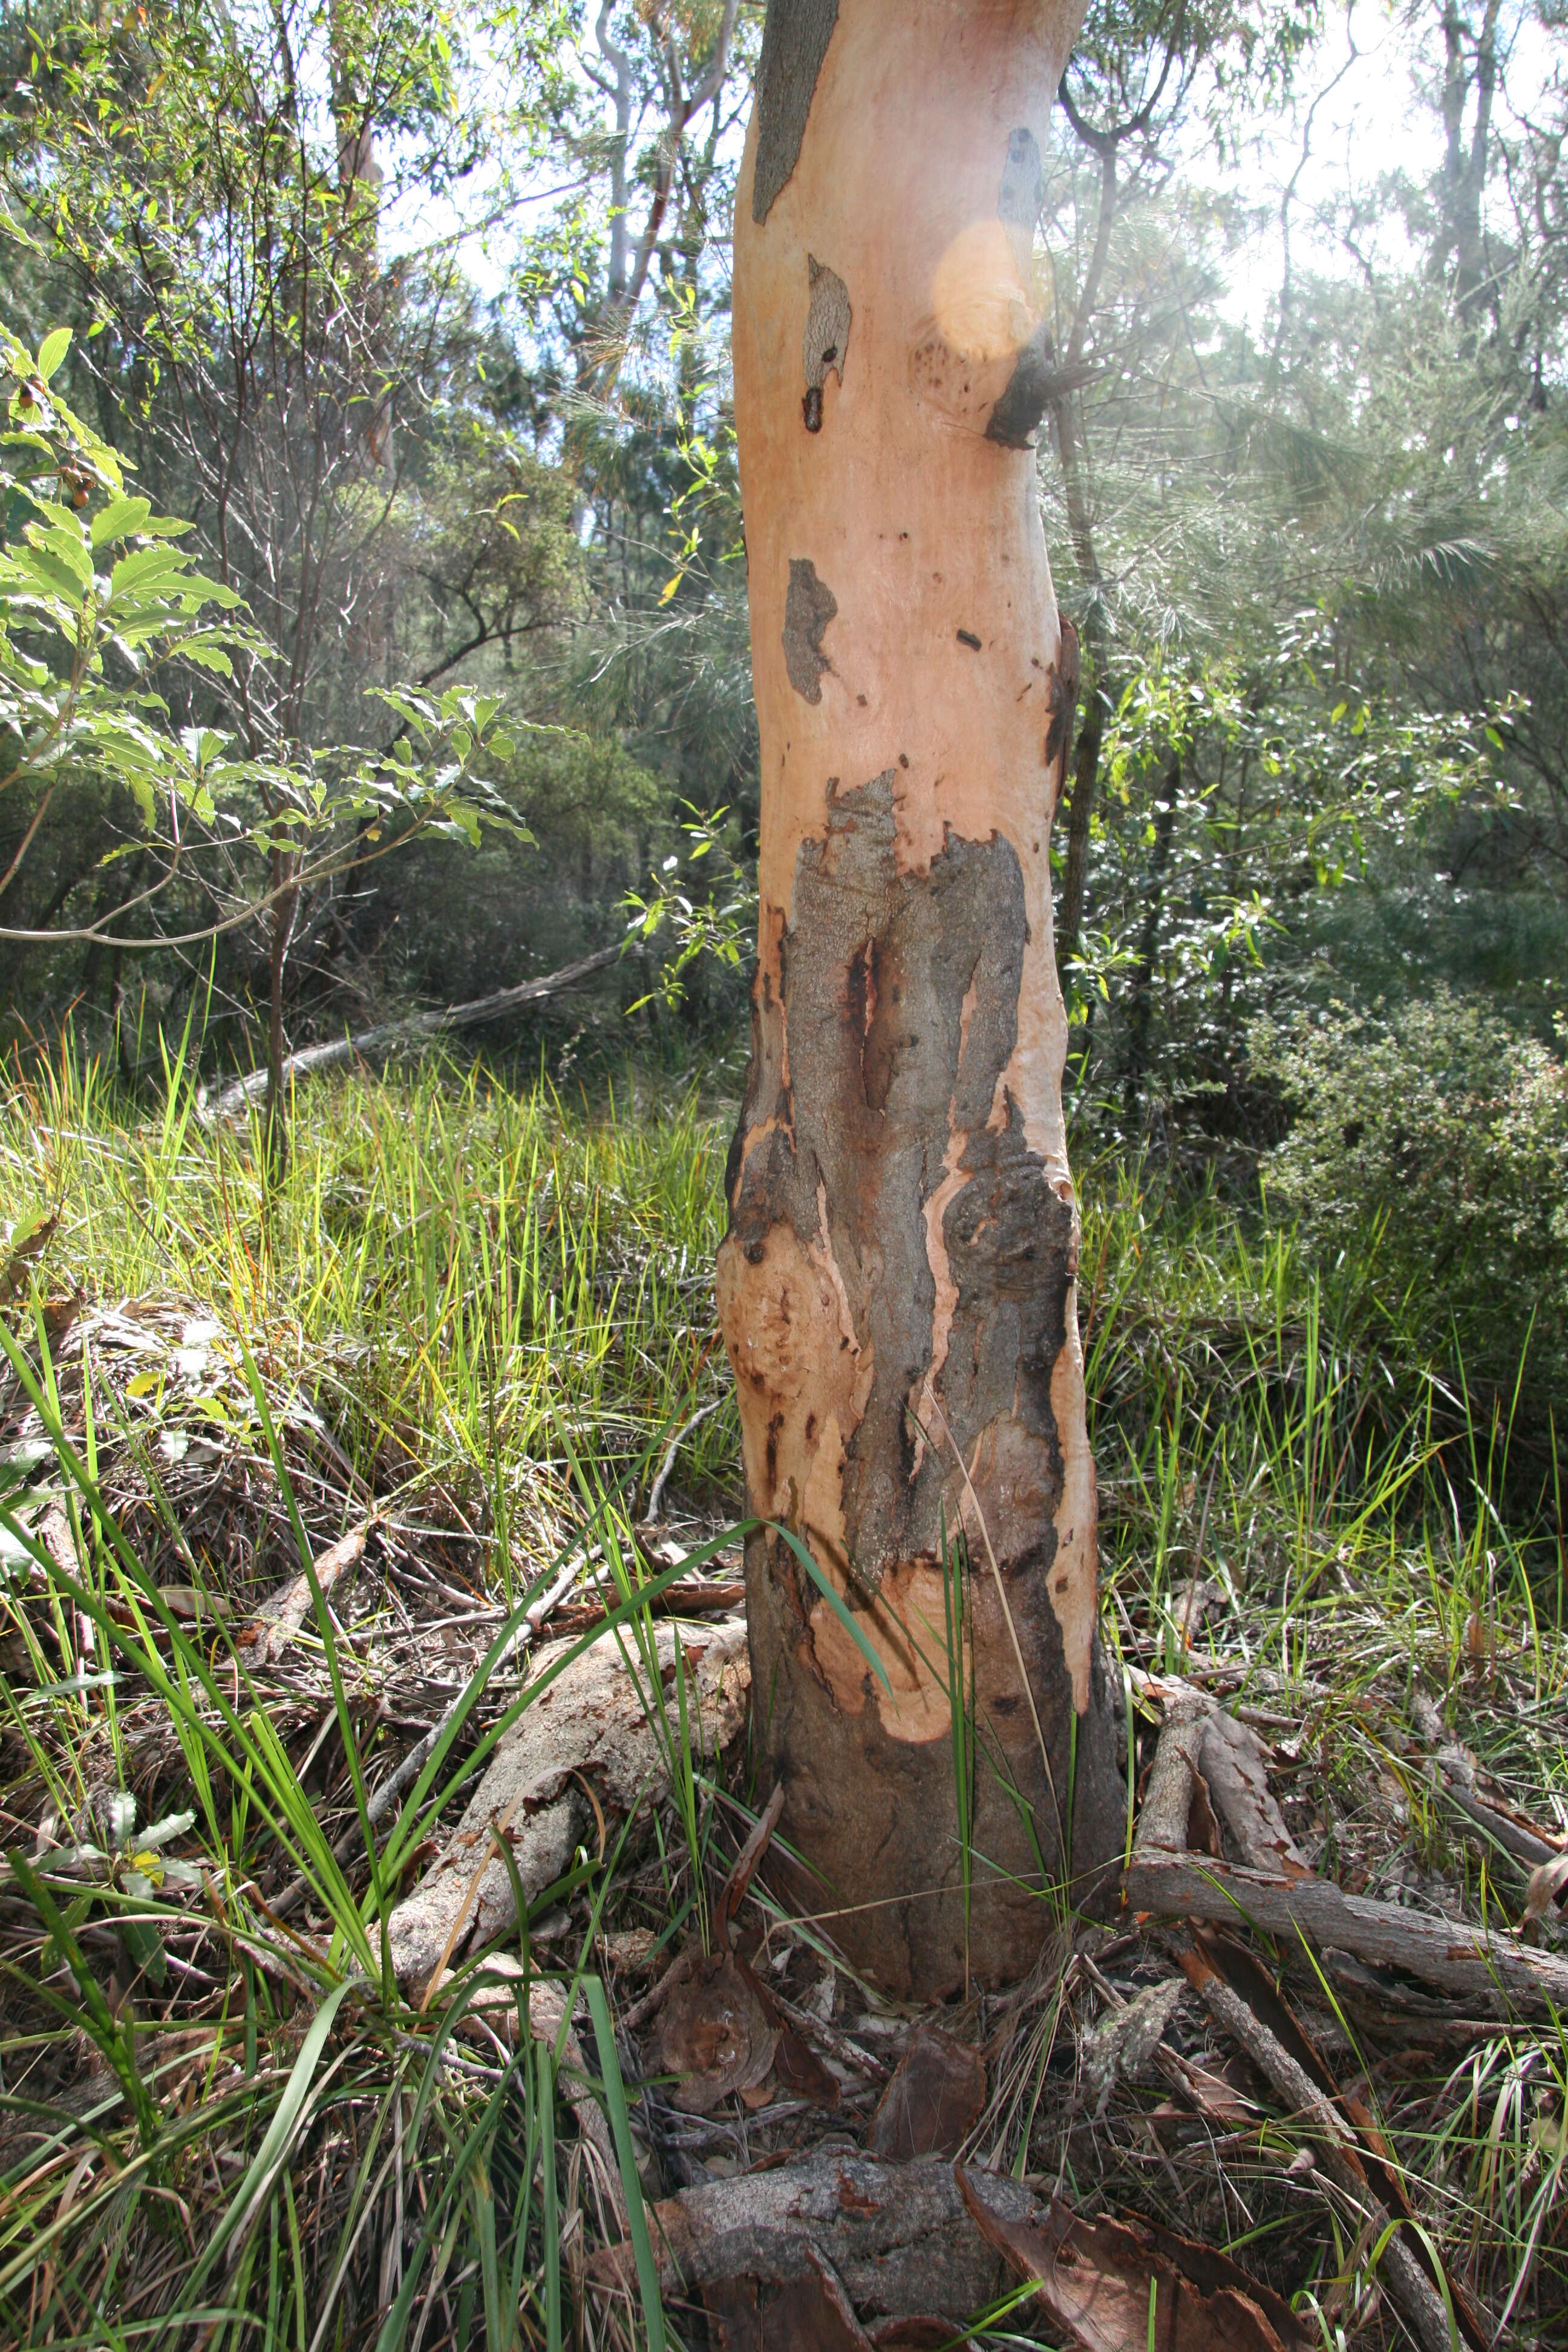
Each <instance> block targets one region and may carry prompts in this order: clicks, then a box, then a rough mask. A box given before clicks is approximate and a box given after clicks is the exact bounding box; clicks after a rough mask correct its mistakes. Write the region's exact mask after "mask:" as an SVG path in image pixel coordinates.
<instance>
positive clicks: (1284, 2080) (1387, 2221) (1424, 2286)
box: [1178, 1937, 1489, 2352]
mask: <svg viewBox="0 0 1568 2352" xmlns="http://www.w3.org/2000/svg"><path fill="white" fill-rule="evenodd" d="M1178 1958H1180V1960H1181V1964H1182V1968H1183V1970H1184V1974H1185V1976H1186V1979H1187V1981H1188V1983H1189V1984H1190V1985H1191V1986H1192V1987H1193V1989H1194V1991H1195V1992H1196V1993H1197V1995H1198V1998H1199V1999H1200V2000H1202V2002H1203V2004H1204V2006H1205V2009H1206V2010H1207V2011H1208V2012H1209V2014H1210V2016H1211V2017H1212V2018H1213V2019H1214V2020H1215V2023H1216V2024H1218V2025H1221V2026H1223V2027H1224V2029H1225V2031H1226V2032H1227V2033H1228V2034H1230V2036H1231V2037H1232V2039H1233V2040H1234V2041H1236V2042H1239V2043H1240V2045H1241V2047H1242V2049H1243V2050H1244V2051H1245V2052H1246V2053H1247V2056H1248V2057H1249V2058H1250V2059H1251V2061H1252V2063H1253V2064H1254V2065H1255V2066H1256V2067H1257V2068H1258V2072H1259V2073H1260V2074H1263V2075H1265V2076H1266V2077H1267V2079H1268V2082H1269V2083H1270V2084H1272V2086H1273V2088H1274V2090H1275V2092H1276V2093H1277V2095H1279V2098H1280V2099H1281V2100H1283V2102H1284V2103H1285V2105H1286V2107H1287V2109H1288V2110H1289V2116H1290V2118H1291V2120H1292V2122H1294V2123H1296V2124H1297V2125H1299V2126H1300V2127H1301V2128H1302V2129H1303V2130H1304V2131H1305V2133H1306V2135H1307V2137H1309V2138H1310V2141H1311V2142H1312V2146H1313V2150H1314V2156H1315V2160H1316V2162H1317V2164H1318V2167H1319V2169H1320V2170H1321V2172H1322V2174H1323V2175H1324V2177H1325V2179H1328V2180H1330V2181H1331V2182H1332V2183H1333V2185H1334V2187H1335V2188H1336V2189H1339V2190H1340V2191H1341V2193H1342V2195H1343V2196H1346V2197H1348V2198H1349V2199H1350V2200H1351V2201H1352V2205H1353V2206H1354V2207H1355V2209H1356V2210H1357V2211H1358V2212H1359V2213H1360V2215H1361V2217H1362V2220H1363V2224H1364V2225H1365V2231H1366V2233H1367V2234H1369V2235H1370V2237H1371V2240H1372V2242H1373V2243H1374V2244H1376V2245H1377V2246H1378V2247H1379V2248H1380V2249H1381V2251H1380V2252H1379V2254H1378V2255H1377V2257H1376V2260H1377V2267H1378V2274H1379V2276H1380V2278H1381V2279H1382V2280H1383V2282H1384V2285H1385V2286H1386V2288H1387V2291H1388V2293H1389V2294H1390V2296H1391V2297H1392V2298H1393V2300H1394V2303H1395V2305H1397V2306H1398V2309H1399V2312H1400V2315H1401V2316H1402V2317H1403V2318H1404V2319H1405V2323H1406V2325H1407V2326H1409V2327H1410V2329H1411V2331H1412V2333H1413V2334H1414V2335H1415V2337H1416V2339H1417V2341H1418V2342H1419V2343H1420V2344H1421V2345H1422V2346H1423V2347H1425V2352H1453V2347H1454V2335H1453V2330H1452V2329H1451V2328H1450V2326H1449V2320H1448V2308H1447V2300H1446V2298H1445V2295H1444V2293H1443V2292H1442V2289H1441V2287H1440V2285H1439V2283H1438V2280H1439V2278H1440V2276H1441V2274H1440V2273H1438V2274H1436V2275H1434V2273H1435V2269H1436V2266H1435V2264H1434V2262H1433V2258H1432V2256H1431V2254H1430V2252H1428V2251H1427V2249H1426V2246H1425V2245H1424V2244H1423V2242H1422V2241H1421V2239H1420V2238H1419V2236H1418V2235H1417V2234H1416V2232H1415V2229H1414V2228H1413V2227H1411V2226H1408V2225H1409V2224H1411V2223H1412V2222H1413V2219H1414V2217H1413V2216H1412V2214H1411V2212H1410V2208H1409V2205H1408V2203H1407V2201H1406V2200H1405V2194H1404V2191H1403V2189H1402V2188H1401V2187H1400V2185H1399V2180H1398V2175H1397V2172H1396V2171H1395V2169H1394V2167H1393V2165H1392V2163H1391V2162H1390V2161H1389V2160H1388V2159H1387V2157H1386V2151H1385V2150H1384V2147H1382V2145H1381V2143H1380V2142H1379V2141H1378V2140H1377V2137H1376V2134H1375V2127H1374V2126H1373V2128H1372V2129H1371V2130H1368V2129H1367V2126H1369V2125H1370V2124H1371V2118H1370V2117H1369V2116H1362V2117H1358V2118H1357V2119H1356V2122H1352V2120H1350V2119H1348V2118H1347V2117H1346V2116H1344V2115H1343V2114H1342V2113H1341V2111H1340V2109H1339V2107H1338V2106H1337V2105H1336V2104H1335V2101H1334V2099H1333V2097H1332V2096H1331V2094H1330V2092H1329V2091H1328V2090H1327V2089H1325V2088H1324V2084H1326V2083H1327V2082H1328V2080H1329V2077H1328V2074H1327V2070H1326V2069H1325V2068H1324V2067H1323V2065H1322V2063H1321V2060H1320V2059H1318V2058H1317V2055H1316V2053H1315V2052H1314V2051H1313V2050H1312V2048H1311V2045H1310V2043H1309V2042H1306V2040H1305V2037H1304V2036H1303V2035H1302V2034H1301V2032H1300V2027H1299V2026H1297V2024H1296V2022H1295V2021H1294V2019H1292V2018H1291V2017H1290V2015H1289V2011H1286V2010H1285V2009H1284V2005H1283V2003H1281V2002H1278V2000H1277V1997H1275V1996H1273V1995H1272V1990H1271V1988H1266V1987H1264V1986H1261V1985H1259V1986H1258V1987H1257V1988H1255V1989H1252V1990H1251V1997H1244V1994H1243V1992H1242V1991H1241V1990H1238V1989H1237V1986H1235V1985H1233V1984H1232V1983H1230V1982H1229V1981H1228V1978H1229V1976H1230V1975H1232V1974H1236V1973H1237V1972H1238V1971H1239V1972H1240V1973H1241V1975H1242V1979H1243V1981H1244V1982H1245V1981H1246V1972H1247V1970H1248V1969H1253V1970H1255V1972H1256V1973H1257V1974H1258V1976H1259V1977H1260V1976H1261V1971H1256V1964H1255V1963H1252V1962H1250V1961H1249V1960H1248V1958H1247V1955H1245V1954H1242V1953H1230V1952H1227V1951H1226V1950H1225V1949H1224V1948H1221V1947H1219V1946H1217V1945H1215V1944H1213V1943H1209V1942H1207V1941H1205V1939H1204V1938H1202V1937H1195V1938H1194V1941H1193V1943H1192V1944H1190V1945H1189V1946H1188V1947H1187V1948H1185V1949H1184V1951H1182V1952H1180V1953H1179V1954H1178ZM1260 1993H1261V1995H1262V1998H1261V1999H1260V1998H1259V1994H1260ZM1268 2006H1273V2007H1276V2008H1277V2010H1278V2011H1279V2018H1278V2023H1279V2027H1280V2029H1281V2030H1280V2031H1278V2032H1277V2031H1276V2030H1275V2024H1274V2023H1266V2022H1265V2021H1264V2019H1263V2017H1262V2016H1260V2015H1259V2014H1258V2010H1259V2008H1260V2007H1268ZM1287 2040H1289V2042H1293V2043H1294V2044H1295V2045H1296V2046H1295V2047H1294V2048H1287V2046H1286V2042H1287ZM1314 2077H1316V2078H1317V2079H1314ZM1357 2122H1359V2123H1360V2124H1361V2126H1362V2131H1361V2134H1360V2135H1359V2136H1358V2130H1357ZM1367 2140H1371V2141H1372V2142H1373V2145H1371V2146H1368V2145H1366V2144H1365V2142H1366V2141H1367ZM1444 2284H1447V2288H1448V2295H1449V2296H1450V2297H1452V2300H1453V2304H1454V2320H1455V2325H1456V2326H1458V2330H1459V2336H1460V2340H1461V2342H1462V2343H1463V2344H1465V2345H1467V2346H1468V2347H1471V2352H1487V2346H1488V2342H1489V2339H1488V2337H1487V2336H1486V2334H1485V2332H1484V2331H1483V2330H1482V2328H1481V2327H1480V2326H1479V2322H1478V2321H1477V2320H1476V2318H1475V2315H1473V2313H1471V2312H1470V2310H1469V2309H1468V2305H1467V2304H1466V2303H1465V2301H1464V2300H1463V2298H1462V2297H1461V2296H1460V2295H1458V2294H1455V2292H1454V2290H1453V2287H1452V2285H1451V2284H1449V2283H1447V2282H1444Z"/></svg>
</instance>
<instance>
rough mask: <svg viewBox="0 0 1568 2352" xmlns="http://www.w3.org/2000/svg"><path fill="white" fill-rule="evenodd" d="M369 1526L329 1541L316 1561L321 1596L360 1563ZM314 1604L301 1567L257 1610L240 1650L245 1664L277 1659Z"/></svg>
mask: <svg viewBox="0 0 1568 2352" xmlns="http://www.w3.org/2000/svg"><path fill="white" fill-rule="evenodd" d="M370 1528H371V1522H370V1521H369V1520H368V1519H366V1520H365V1522H364V1524H363V1526H362V1527H357V1528H353V1529H352V1530H351V1532H350V1533H349V1534H348V1535H346V1536H342V1537H341V1538H339V1540H338V1541H337V1542H336V1543H335V1544H329V1546H328V1547H327V1549H326V1550H325V1551H324V1552H323V1553H322V1554H321V1558H320V1559H318V1560H317V1561H316V1563H315V1571H316V1582H317V1584H318V1585H319V1586H320V1587H321V1592H322V1594H323V1595H325V1594H327V1593H329V1592H331V1589H332V1587H333V1585H334V1584H337V1583H340V1582H341V1581H342V1579H343V1578H344V1577H345V1576H347V1575H348V1574H349V1573H350V1571H351V1570H353V1569H356V1568H357V1567H358V1566H359V1564H360V1561H361V1560H362V1559H363V1558H364V1541H365V1538H366V1536H367V1535H368V1534H369V1533H370ZM313 1606H314V1601H313V1599H312V1596H311V1592H310V1578H309V1577H308V1576H307V1575H306V1574H305V1573H304V1571H303V1570H300V1574H299V1575H298V1576H292V1577H290V1578H289V1581H288V1583H287V1584H281V1585H279V1588H278V1590H277V1591H276V1592H273V1593H271V1594H269V1595H268V1598H267V1599H266V1600H265V1601H263V1602H262V1603H261V1606H260V1608H259V1609H258V1611H257V1612H256V1624H255V1628H254V1630H253V1632H252V1633H251V1636H250V1639H249V1641H248V1643H247V1644H246V1645H245V1646H244V1651H243V1654H244V1656H245V1658H246V1661H247V1664H249V1665H252V1666H265V1665H270V1664H272V1663H273V1662H274V1661H275V1660H276V1659H279V1658H280V1657H281V1656H282V1655H283V1653H284V1651H285V1650H286V1649H287V1648H288V1647H289V1643H290V1642H291V1641H292V1640H293V1639H294V1636H295V1634H296V1633H298V1632H299V1631H300V1626H301V1625H302V1624H303V1623H304V1622H305V1620H306V1618H307V1616H308V1615H309V1614H310V1610H311V1608H312V1607H313Z"/></svg>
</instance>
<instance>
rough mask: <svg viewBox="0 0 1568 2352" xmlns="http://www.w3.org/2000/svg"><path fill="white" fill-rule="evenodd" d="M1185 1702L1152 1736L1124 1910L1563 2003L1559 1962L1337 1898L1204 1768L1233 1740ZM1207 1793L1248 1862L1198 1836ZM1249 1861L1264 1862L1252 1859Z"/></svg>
mask: <svg viewBox="0 0 1568 2352" xmlns="http://www.w3.org/2000/svg"><path fill="white" fill-rule="evenodd" d="M1192 1698H1193V1699H1194V1700H1195V1701H1196V1702H1197V1703H1196V1704H1193V1703H1190V1702H1189V1701H1188V1700H1186V1699H1184V1700H1183V1701H1181V1702H1179V1703H1178V1704H1176V1705H1175V1706H1173V1711H1172V1716H1171V1719H1170V1721H1169V1723H1168V1724H1167V1725H1166V1727H1165V1729H1164V1731H1163V1733H1162V1734H1161V1738H1160V1746H1159V1748H1158V1751H1157V1753H1156V1755H1155V1759H1154V1765H1153V1769H1152V1772H1151V1774H1150V1778H1149V1787H1148V1791H1147V1794H1146V1796H1145V1798H1144V1801H1143V1807H1142V1813H1141V1815H1140V1819H1139V1825H1138V1834H1137V1838H1136V1840H1135V1842H1134V1844H1133V1849H1132V1860H1131V1864H1130V1865H1129V1867H1128V1869H1127V1872H1126V1874H1125V1877H1124V1880H1123V1894H1124V1896H1125V1899H1126V1904H1127V1907H1128V1909H1129V1910H1130V1911H1132V1912H1135V1913H1146V1914H1152V1915H1153V1916H1155V1917H1157V1918H1162V1919H1203V1920H1207V1921H1210V1922H1211V1923H1214V1924H1216V1925H1220V1926H1228V1927H1236V1926H1238V1925H1240V1924H1242V1923H1248V1924H1250V1925H1252V1926H1253V1927H1262V1928H1264V1929H1266V1930H1267V1931H1268V1933H1269V1934H1271V1935H1278V1936H1285V1937H1289V1938H1291V1939H1295V1938H1297V1937H1300V1938H1301V1939H1303V1940H1304V1941H1306V1942H1308V1943H1310V1944H1312V1945H1315V1946H1316V1947H1317V1948H1319V1949H1320V1950H1322V1949H1325V1948H1331V1949H1337V1950H1340V1951H1345V1952H1350V1953H1352V1954H1353V1956H1354V1957H1355V1958H1357V1959H1361V1960H1370V1961H1373V1962H1375V1963H1376V1964H1378V1965H1380V1966H1382V1967H1384V1968H1394V1969H1403V1970H1404V1971H1405V1973H1406V1974H1408V1975H1412V1976H1416V1977H1419V1978H1420V1979H1422V1980H1423V1982H1424V1983H1426V1984H1430V1985H1435V1986H1436V1987H1437V1989H1438V1990H1440V1991H1443V1992H1447V1993H1453V1994H1458V1995H1461V1996H1463V1997H1465V1998H1467V1999H1468V2000H1479V2001H1481V2002H1484V2003H1489V2004H1492V2003H1499V2002H1513V2003H1515V2004H1516V2005H1517V2006H1519V2007H1520V2008H1521V2009H1523V2010H1526V2011H1529V2012H1531V2014H1533V2015H1536V2016H1540V2015H1542V2014H1545V2013H1550V2012H1553V2011H1555V2012H1558V2013H1560V2012H1561V2011H1563V2008H1564V2007H1565V2006H1568V1960H1564V1959H1562V1958H1558V1957H1557V1956H1556V1955H1555V1954H1553V1953H1550V1952H1544V1951H1538V1950H1536V1949H1534V1948H1531V1947H1530V1946H1527V1945H1522V1944H1520V1943H1518V1942H1516V1941H1515V1939H1514V1938H1513V1937H1511V1936H1510V1935H1507V1934H1503V1935H1494V1934H1492V1933H1491V1932H1490V1930H1489V1929H1488V1928H1486V1927H1472V1926H1471V1925H1470V1924H1469V1923H1468V1921H1466V1920H1453V1919H1438V1918H1431V1917H1429V1916H1426V1914H1425V1913H1422V1912H1419V1911H1411V1910H1407V1909H1405V1906H1403V1905H1401V1904H1397V1903H1379V1902H1376V1901H1373V1899H1372V1898H1370V1897H1368V1896H1366V1895H1346V1894H1345V1893H1344V1892H1343V1890H1342V1888H1340V1887H1338V1886H1336V1885H1334V1884H1333V1882H1332V1881H1331V1879H1326V1878H1319V1877H1318V1876H1317V1875H1316V1874H1314V1873H1313V1872H1312V1871H1310V1870H1309V1869H1308V1868H1307V1866H1306V1865H1305V1864H1304V1863H1302V1862H1301V1860H1300V1856H1299V1855H1298V1854H1297V1852H1296V1849H1295V1847H1294V1846H1293V1845H1292V1844H1290V1843H1289V1832H1286V1831H1285V1828H1284V1823H1283V1822H1282V1821H1281V1822H1279V1833H1278V1834H1277V1833H1276V1832H1275V1831H1274V1830H1273V1828H1272V1825H1271V1824H1270V1823H1269V1822H1268V1816H1267V1813H1266V1812H1264V1811H1262V1810H1261V1809H1260V1808H1259V1806H1258V1802H1257V1796H1256V1790H1251V1791H1250V1792H1249V1798H1248V1802H1247V1805H1245V1806H1242V1805H1239V1804H1237V1802H1236V1801H1234V1790H1233V1789H1232V1788H1231V1787H1230V1786H1229V1785H1227V1782H1226V1777H1225V1775H1224V1774H1223V1773H1222V1772H1220V1771H1219V1770H1217V1769H1214V1766H1213V1764H1212V1762H1211V1748H1210V1745H1209V1743H1210V1740H1211V1738H1214V1739H1215V1740H1217V1741H1220V1742H1223V1751H1222V1752H1223V1753H1224V1754H1225V1755H1226V1756H1228V1757H1235V1756H1236V1755H1237V1752H1238V1751H1237V1743H1236V1741H1235V1740H1234V1739H1233V1738H1232V1736H1231V1733H1230V1732H1229V1731H1228V1730H1223V1731H1218V1732H1215V1730H1214V1728H1213V1725H1212V1719H1211V1717H1210V1714H1209V1712H1208V1709H1207V1703H1206V1702H1205V1701H1203V1700H1202V1699H1201V1696H1200V1695H1198V1694H1193V1695H1192ZM1236 1728H1237V1731H1240V1730H1241V1728H1242V1727H1240V1726H1237V1727H1236ZM1246 1737H1247V1738H1251V1735H1250V1734H1247V1735H1246ZM1205 1767H1207V1768H1208V1772H1207V1776H1206V1777H1205ZM1265 1795H1267V1791H1265ZM1211 1801H1212V1804H1213V1807H1214V1808H1215V1809H1218V1808H1220V1807H1221V1806H1222V1804H1223V1805H1224V1806H1225V1807H1226V1810H1225V1811H1223V1814H1222V1818H1223V1821H1224V1823H1225V1826H1226V1828H1227V1829H1229V1830H1230V1832H1231V1833H1232V1835H1233V1836H1234V1837H1235V1838H1236V1839H1237V1843H1238V1845H1239V1846H1240V1847H1241V1849H1242V1850H1243V1851H1244V1852H1245V1853H1248V1854H1249V1855H1250V1856H1253V1857H1255V1859H1254V1860H1253V1861H1251V1862H1248V1863H1241V1864H1237V1863H1232V1862H1229V1861H1227V1860H1226V1859H1225V1858H1224V1857H1223V1856H1222V1855H1221V1853H1219V1851H1218V1848H1217V1841H1216V1840H1215V1838H1214V1837H1212V1836H1210V1835H1205V1834H1200V1832H1201V1831H1202V1830H1203V1827H1204V1824H1205V1817H1207V1819H1208V1820H1209V1821H1211V1822H1212V1812H1211ZM1272 1803H1273V1801H1272V1799H1268V1804H1269V1806H1272ZM1280 1836H1282V1837H1283V1839H1284V1848H1283V1850H1281V1848H1280V1845H1279V1837H1280ZM1258 1859H1260V1860H1262V1862H1263V1863H1264V1864H1265V1865H1266V1866H1264V1867H1261V1868H1260V1867H1258V1866H1257V1862H1258Z"/></svg>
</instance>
